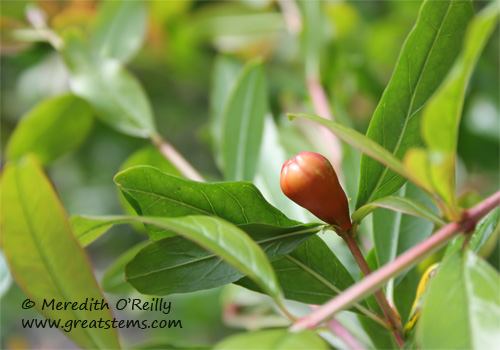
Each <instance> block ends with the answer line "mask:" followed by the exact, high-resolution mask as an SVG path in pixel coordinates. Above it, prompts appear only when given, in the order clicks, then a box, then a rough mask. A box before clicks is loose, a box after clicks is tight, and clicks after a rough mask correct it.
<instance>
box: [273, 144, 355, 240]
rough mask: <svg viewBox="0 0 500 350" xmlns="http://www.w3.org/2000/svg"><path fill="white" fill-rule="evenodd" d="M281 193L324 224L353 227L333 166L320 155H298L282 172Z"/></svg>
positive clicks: (345, 199) (286, 164)
mask: <svg viewBox="0 0 500 350" xmlns="http://www.w3.org/2000/svg"><path fill="white" fill-rule="evenodd" d="M280 185H281V190H282V191H283V193H284V194H285V195H286V196H287V197H288V198H290V199H291V200H292V201H294V202H295V203H297V204H298V205H300V206H301V207H303V208H306V209H307V210H309V211H310V212H311V213H313V214H314V215H315V216H316V217H318V218H320V219H321V220H323V221H324V222H326V223H328V224H331V225H337V226H340V228H342V230H345V231H347V230H349V229H350V228H351V226H352V222H351V219H350V217H349V205H348V202H347V197H346V195H345V192H344V190H343V189H342V187H341V186H340V183H339V180H338V178H337V174H335V170H333V167H332V165H331V164H330V162H329V161H328V159H326V158H325V157H323V156H322V155H320V154H317V153H313V152H300V153H299V154H297V155H296V156H295V157H294V158H293V159H289V160H287V161H286V162H285V163H284V164H283V167H282V168H281V179H280Z"/></svg>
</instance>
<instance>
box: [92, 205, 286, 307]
mask: <svg viewBox="0 0 500 350" xmlns="http://www.w3.org/2000/svg"><path fill="white" fill-rule="evenodd" d="M89 219H91V220H94V221H98V220H102V221H103V222H108V223H114V224H117V223H128V222H142V223H147V224H149V225H155V226H158V227H161V228H163V229H164V230H168V231H170V232H173V233H175V234H177V235H179V236H183V237H185V238H187V239H188V240H190V241H192V242H194V243H196V244H197V245H198V246H196V247H195V246H194V245H189V249H188V250H187V251H185V250H182V248H181V250H180V251H179V252H183V253H184V255H183V256H180V257H179V256H173V257H172V258H173V260H176V259H177V258H179V259H185V257H190V256H192V255H194V256H198V257H199V256H200V255H203V254H205V255H206V252H205V249H206V250H207V251H209V252H212V253H214V254H215V255H217V256H218V257H220V258H222V260H224V261H225V262H226V263H227V264H228V265H230V266H231V267H234V268H235V269H237V270H238V271H239V272H241V273H243V274H245V275H247V276H249V277H250V278H251V279H252V280H253V281H255V283H257V284H258V285H259V287H260V288H262V289H263V290H264V291H265V292H266V293H267V294H268V295H270V296H271V297H272V298H273V299H275V300H277V301H279V300H280V299H281V290H280V288H279V285H278V282H277V280H276V276H275V274H274V271H273V269H272V267H271V264H270V263H269V261H268V259H267V257H266V255H265V254H264V252H263V251H262V250H261V249H260V247H259V246H258V245H257V243H255V241H253V240H252V239H251V238H250V237H249V236H248V235H247V234H246V233H245V232H244V231H243V230H241V229H240V228H238V227H236V226H235V225H233V224H231V223H230V222H228V221H226V220H222V219H220V218H217V217H213V216H199V215H192V216H183V217H180V218H166V217H145V216H140V217H136V216H102V217H89ZM171 238H172V241H173V242H174V243H172V244H179V242H182V240H180V237H171ZM167 239H168V238H167ZM163 241H166V240H160V241H158V242H156V243H153V244H151V245H149V246H147V247H146V248H144V249H143V250H142V251H141V252H140V253H139V254H138V255H137V256H136V257H135V258H134V260H132V261H131V262H130V263H129V264H128V265H127V267H126V275H127V280H128V281H129V282H131V283H132V284H133V285H134V287H135V288H138V289H140V290H139V291H140V292H146V290H145V289H144V290H143V289H142V288H141V287H140V284H139V282H138V281H140V280H141V279H143V280H144V279H145V280H146V281H147V282H148V283H147V284H146V285H145V286H144V288H148V290H151V289H152V288H154V287H156V285H149V283H150V282H151V281H152V280H155V278H152V276H151V274H154V273H155V271H156V270H158V262H160V263H162V262H165V259H166V257H165V256H164V255H163V254H161V256H158V257H157V258H151V259H150V257H151V256H152V255H151V254H155V253H156V252H157V250H158V249H159V247H161V246H162V243H163ZM168 242H170V241H168ZM184 242H185V241H184ZM167 245H168V244H167ZM167 249H168V247H167ZM143 257H146V258H143ZM137 261H139V262H137ZM167 263H168V262H167ZM220 263H221V261H219V262H218V264H220ZM213 267H214V268H215V267H216V266H213ZM226 271H229V267H228V269H227V270H226ZM209 272H210V271H209ZM222 275H224V274H222ZM150 278H151V280H150ZM185 281H186V275H183V276H180V277H179V280H178V281H177V282H181V284H182V283H184V282H185ZM153 283H156V284H157V285H163V284H164V283H162V281H161V279H160V280H155V281H154V282H153Z"/></svg>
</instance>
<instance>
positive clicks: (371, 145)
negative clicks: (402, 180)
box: [288, 113, 409, 177]
mask: <svg viewBox="0 0 500 350" xmlns="http://www.w3.org/2000/svg"><path fill="white" fill-rule="evenodd" d="M288 116H289V117H290V118H292V119H293V118H304V119H309V120H311V121H313V122H316V123H318V124H320V125H323V126H325V127H327V128H328V129H330V131H331V132H332V133H334V134H335V135H337V137H338V138H340V139H341V140H343V141H345V142H347V143H348V144H350V145H351V146H353V147H354V148H356V149H358V150H359V151H361V152H363V153H364V154H366V155H368V156H369V157H371V158H373V159H375V160H377V161H379V162H380V163H382V164H384V165H385V166H387V167H389V168H390V169H392V170H393V171H395V172H397V173H398V174H400V175H401V176H404V177H408V176H409V174H408V173H407V171H406V169H405V167H404V166H403V164H402V163H401V161H400V160H399V159H398V158H396V157H395V156H394V155H393V154H392V153H391V152H389V151H388V150H387V149H385V148H384V147H382V146H380V145H379V144H378V143H376V142H375V141H373V140H371V139H369V138H368V137H366V136H365V135H363V134H361V133H359V132H357V131H356V130H354V129H351V128H349V127H347V126H345V125H342V124H339V123H336V122H332V121H330V120H327V119H325V118H321V117H318V116H316V115H312V114H304V113H298V114H288Z"/></svg>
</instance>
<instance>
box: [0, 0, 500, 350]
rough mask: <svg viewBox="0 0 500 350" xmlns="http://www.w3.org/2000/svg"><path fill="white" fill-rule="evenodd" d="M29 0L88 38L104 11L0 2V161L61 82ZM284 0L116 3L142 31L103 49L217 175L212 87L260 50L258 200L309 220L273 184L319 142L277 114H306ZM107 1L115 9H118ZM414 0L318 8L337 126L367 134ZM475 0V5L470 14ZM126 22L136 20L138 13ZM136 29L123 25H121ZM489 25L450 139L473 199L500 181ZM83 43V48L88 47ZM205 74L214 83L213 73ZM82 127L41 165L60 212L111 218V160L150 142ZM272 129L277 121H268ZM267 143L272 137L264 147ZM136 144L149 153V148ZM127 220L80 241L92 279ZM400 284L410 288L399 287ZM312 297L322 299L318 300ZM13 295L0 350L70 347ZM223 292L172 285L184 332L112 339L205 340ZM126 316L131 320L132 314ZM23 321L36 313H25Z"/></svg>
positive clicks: (351, 175) (114, 165)
mask: <svg viewBox="0 0 500 350" xmlns="http://www.w3.org/2000/svg"><path fill="white" fill-rule="evenodd" d="M28 3H31V5H33V4H36V6H38V7H39V9H41V10H42V11H43V12H44V13H45V18H46V21H45V22H46V24H47V26H48V27H49V28H52V29H54V30H55V31H56V33H58V34H59V35H62V34H63V33H64V32H65V31H67V30H68V29H70V30H71V29H73V30H74V29H75V28H77V30H79V31H81V32H82V33H83V36H84V37H85V38H89V39H91V38H92V36H93V35H96V34H93V33H95V31H96V30H97V29H96V27H99V25H98V22H99V18H105V17H106V16H105V13H104V12H106V11H109V9H108V10H105V7H101V3H100V2H97V1H71V2H68V1H65V2H58V1H35V2H28V1H9V0H7V1H2V4H1V6H2V18H1V19H0V26H1V27H0V28H1V31H0V34H1V38H0V39H1V46H2V54H1V56H0V59H1V61H0V64H1V69H2V74H0V94H1V95H2V99H0V114H1V116H2V117H1V120H0V123H1V128H0V133H1V135H0V136H1V137H0V141H1V152H2V154H1V155H2V159H5V151H6V144H7V143H8V142H9V139H10V137H11V135H12V133H13V131H14V129H15V128H16V125H17V124H18V122H19V121H20V120H21V117H22V116H23V115H25V114H26V113H28V112H29V111H30V110H31V109H32V108H34V107H35V106H37V105H38V104H39V103H40V102H41V101H43V100H45V99H46V98H50V97H56V96H60V95H62V94H66V93H68V92H69V91H70V90H69V79H70V72H69V71H68V69H67V68H66V66H65V64H64V62H63V61H62V60H61V58H60V57H59V55H58V54H57V52H55V50H54V49H53V48H52V47H51V46H50V45H49V44H48V43H47V42H46V41H43V40H42V41H41V40H40V36H39V35H38V36H36V35H33V34H36V31H35V30H34V29H33V27H32V26H31V24H30V22H28V20H27V17H26V10H27V7H26V5H27V4H28ZM285 3H292V2H289V1H258V2H254V1H210V2H208V1H189V0H186V1H148V2H145V3H143V5H144V6H142V8H143V10H140V11H138V13H131V12H127V11H126V12H127V13H128V14H127V15H126V16H125V17H127V18H139V17H140V13H141V11H144V12H145V23H144V28H145V29H143V30H145V32H144V34H141V32H140V30H139V31H138V32H137V33H131V34H130V35H133V36H134V38H135V39H134V40H135V41H133V42H134V45H133V46H131V47H135V49H130V48H129V49H127V50H124V51H122V49H121V47H122V46H121V45H125V46H127V45H128V43H126V42H124V41H122V40H121V39H123V37H124V36H123V37H121V38H120V37H119V36H118V37H116V38H117V40H118V41H117V42H116V43H117V44H118V43H119V44H120V46H117V47H116V48H120V49H119V50H118V51H114V50H115V47H114V46H113V50H112V51H113V52H126V54H125V55H124V56H121V57H125V58H126V60H124V61H122V63H121V65H123V64H124V63H126V67H125V68H124V67H122V68H123V69H126V70H127V71H128V72H129V73H130V75H132V76H133V77H134V79H135V80H136V81H137V82H140V85H141V86H142V89H143V90H144V93H145V96H147V99H148V100H149V102H148V103H149V104H150V106H151V114H154V116H155V125H156V130H157V131H158V133H159V134H161V135H162V136H163V137H164V138H165V139H167V140H168V141H169V142H170V143H172V145H174V146H175V147H176V148H177V149H178V150H179V151H180V153H182V154H183V155H184V156H185V157H186V158H187V159H188V160H189V161H190V162H191V163H192V164H194V165H195V166H196V168H197V169H198V170H199V171H200V172H201V173H202V174H203V175H204V177H205V178H206V179H207V180H209V181H220V180H222V179H223V175H222V168H221V167H220V162H219V161H217V159H218V158H217V157H218V155H217V153H216V152H213V150H214V145H216V144H217V143H218V142H220V141H221V140H220V138H218V137H217V136H215V137H214V136H213V134H212V131H211V130H212V128H213V127H216V123H215V124H214V123H212V121H213V120H214V117H213V116H214V109H215V110H216V112H215V114H217V113H220V108H221V105H218V107H215V108H214V100H215V99H218V98H219V97H217V98H216V97H214V96H215V95H217V96H219V92H221V95H223V96H226V94H229V91H230V90H231V89H232V88H233V86H232V85H233V84H234V81H236V80H234V81H233V79H235V78H234V76H237V74H238V72H239V70H240V69H241V67H243V66H244V65H246V64H247V63H248V62H249V61H251V60H253V59H261V60H262V65H263V68H264V70H265V76H266V80H267V96H266V97H267V100H268V105H269V109H268V111H269V112H268V113H267V115H266V120H265V122H264V123H265V124H264V133H263V134H264V136H263V139H262V140H263V143H262V145H261V146H260V147H261V152H260V155H259V158H260V160H259V164H258V167H257V173H256V174H257V176H256V178H255V180H256V184H257V186H258V188H259V189H260V190H261V192H262V193H263V195H264V197H265V198H266V200H268V201H269V202H270V203H272V204H273V205H275V206H277V207H278V208H279V209H280V210H282V211H283V212H284V213H285V214H286V215H287V216H288V217H289V218H291V219H294V220H300V221H304V222H312V221H313V220H314V219H313V218H311V217H310V216H308V215H307V213H304V210H302V209H301V208H298V207H296V206H294V204H293V203H291V202H290V201H288V200H287V199H286V198H283V197H282V198H281V199H280V198H279V195H281V193H280V190H279V185H278V183H277V182H276V179H277V177H278V176H279V170H280V168H281V164H282V162H283V161H284V159H286V158H290V157H291V156H293V155H294V154H296V153H298V152H300V151H318V150H321V152H324V149H322V146H323V145H322V142H321V140H322V139H321V138H319V137H318V134H317V130H316V129H315V127H311V126H310V125H309V124H310V123H307V122H306V123H297V122H293V123H290V122H288V120H287V118H286V117H285V113H287V112H305V113H314V110H313V108H312V105H311V101H310V98H309V94H308V90H307V85H306V82H305V79H304V76H305V71H304V67H305V61H304V59H305V55H304V50H303V49H302V48H303V45H304V44H307V42H306V43H304V41H303V38H304V31H303V30H304V27H303V24H304V17H303V14H304V13H303V11H301V8H300V6H301V5H300V4H299V7H298V10H299V11H298V12H294V10H293V8H292V9H290V7H287V5H285ZM105 4H107V6H108V7H109V8H113V9H115V10H117V11H119V10H118V7H117V5H113V4H108V3H107V2H105ZM421 4H422V1H374V2H361V1H335V2H323V3H322V4H321V6H322V10H323V12H322V15H321V22H322V24H321V26H317V30H318V31H319V32H318V37H321V42H322V47H320V48H319V49H320V53H319V55H320V57H319V58H320V64H319V76H320V80H321V84H322V85H323V86H324V87H325V91H326V94H327V97H328V99H329V101H330V103H331V106H332V109H333V113H334V114H335V116H336V118H337V120H338V121H340V122H341V123H342V124H344V125H348V126H352V127H354V128H355V129H357V130H358V131H359V132H361V133H365V132H366V130H367V127H368V124H369V122H370V118H371V116H372V115H373V112H374V110H375V108H376V106H377V103H378V101H379V99H380V97H381V95H382V93H383V90H384V88H385V86H386V85H387V83H388V81H389V79H390V77H391V74H392V72H393V69H394V65H395V64H396V62H397V59H398V55H399V52H400V49H401V47H402V45H403V43H404V40H405V38H406V36H407V33H409V32H410V30H411V28H412V26H413V25H414V23H415V21H416V19H417V16H418V12H419V8H420V6H421ZM486 4H487V3H486V2H480V1H475V2H473V6H474V8H475V10H476V12H478V11H479V10H481V8H483V7H484V6H486ZM257 5H258V6H257ZM312 5H313V4H311V6H312ZM126 6H131V7H133V6H139V5H138V4H135V5H134V4H126ZM129 16H130V17H129ZM136 16H137V17H136ZM108 23H115V22H114V21H109V22H108ZM116 23H123V22H121V21H118V22H116ZM137 23H142V22H141V19H139V21H138V22H137ZM290 24H291V25H290ZM104 25H105V24H104ZM105 26H106V25H105ZM120 26H121V24H120ZM133 27H134V28H135V26H134V25H132V24H131V23H128V24H127V26H126V27H124V28H122V29H121V31H123V32H125V31H126V30H127V28H133ZM137 28H139V27H137ZM108 29H109V28H108ZM205 29H206V30H205ZM139 34H141V35H144V37H143V39H140V40H139V39H138V37H140V35H139ZM498 35H499V32H498V28H496V29H495V30H494V32H493V35H492V38H491V39H490V40H489V41H488V42H487V43H486V46H485V49H484V51H483V54H482V56H481V57H480V59H479V61H478V64H477V67H476V69H475V71H474V73H473V75H472V77H471V82H470V85H469V87H468V89H467V93H466V95H465V99H464V116H463V122H462V123H461V124H460V127H459V138H458V156H459V158H458V159H457V191H458V193H459V194H461V193H463V192H464V191H467V190H469V189H475V190H476V191H477V192H478V194H479V196H486V195H488V194H490V193H491V192H492V191H495V190H497V189H498V188H499V187H500V183H499V179H500V176H499V164H500V163H499V159H500V153H499V152H500V151H499V149H500V141H499V139H500V138H499V133H498V125H499V124H500V117H499V107H498V106H499V105H500V101H499V96H500V90H499V84H498V76H499V75H500V71H499V65H498V61H499V52H500V50H499V42H500V40H498ZM111 37H115V36H111ZM141 40H142V44H141ZM91 41H92V40H90V42H89V43H86V44H90V45H91V44H92V43H91ZM128 50H130V51H128ZM127 52H128V53H127ZM127 56H128V57H127ZM108 59H109V58H108ZM220 61H224V62H226V61H230V62H232V63H229V65H231V67H232V68H229V70H231V73H229V74H226V73H222V74H221V73H217V71H218V69H219V68H214V67H217V65H218V64H221V63H220ZM233 63H234V64H233ZM233 68H234V69H233ZM231 77H233V78H231ZM214 79H218V80H217V82H215V80H214ZM215 86H218V87H219V88H220V89H221V90H220V91H219V90H217V89H218V88H216V87H215ZM98 92H100V91H99V90H98ZM217 108H219V109H217ZM217 111H219V112H217ZM146 114H147V113H146ZM144 116H145V115H141V117H144ZM93 124H94V125H93V128H92V130H91V132H90V133H89V135H88V136H87V138H86V140H84V141H83V143H82V144H81V146H80V147H79V148H78V149H74V150H73V151H72V152H71V153H67V154H66V155H62V156H61V157H59V158H57V159H55V160H54V161H52V162H51V163H49V164H48V165H47V166H46V170H47V172H48V174H49V176H50V178H51V180H52V181H53V183H54V185H55V187H56V188H57V190H58V192H59V194H60V196H61V200H62V202H63V204H64V207H65V208H66V209H67V211H68V212H69V214H71V215H74V214H99V215H102V214H116V213H118V212H120V211H122V210H123V209H122V203H120V200H119V199H118V198H119V197H118V196H117V195H116V186H115V185H114V184H113V182H112V178H113V177H114V175H115V174H116V173H117V172H118V171H120V170H122V169H123V168H121V167H122V165H123V164H124V162H126V161H127V159H128V158H129V157H130V156H131V155H132V154H133V153H134V152H136V151H139V150H140V149H142V148H144V147H149V148H150V147H151V145H150V142H149V141H148V140H145V139H141V138H136V137H130V136H127V135H124V134H122V133H121V132H118V131H116V130H115V129H113V128H112V127H110V126H109V125H107V124H106V123H104V122H103V121H102V120H100V119H99V118H96V120H95V121H94V123H93ZM272 126H275V128H276V130H274V131H273V130H272ZM273 135H274V136H276V135H277V140H274V141H273ZM270 140H271V141H270ZM275 141H276V142H275ZM270 144H274V146H273V147H272V148H271V146H269V145H270ZM346 149H347V147H346V145H344V152H345V153H344V166H343V172H344V173H345V175H346V176H345V183H344V184H343V185H347V186H345V187H344V188H346V189H347V191H348V197H350V198H351V199H353V200H351V203H350V205H351V206H354V204H355V203H354V202H355V199H356V196H357V184H358V177H359V169H358V168H359V157H360V153H359V152H358V151H357V150H352V149H350V150H349V151H347V150H346ZM144 152H145V153H149V152H150V153H151V154H153V153H154V150H151V151H144ZM139 153H141V152H139ZM157 156H158V154H157V155H155V156H152V158H148V157H149V156H146V157H144V158H143V157H142V156H138V158H139V160H137V162H135V161H134V162H133V163H134V164H133V165H152V166H155V167H158V168H161V169H162V170H163V171H166V172H171V171H170V170H168V169H167V168H169V167H168V165H167V164H163V165H162V164H161V163H163V162H161V161H160V163H157V162H156V160H153V158H154V159H156V157H157ZM132 158H134V157H132ZM146 158H148V159H146ZM157 160H160V158H158V159H157ZM152 163H155V164H152ZM163 166H165V167H163ZM124 167H128V165H124ZM273 178H274V179H273ZM276 194H278V195H276ZM119 196H121V194H120V195H119ZM126 210H131V209H130V208H129V209H126ZM371 217H372V216H371V215H369V216H368V217H367V218H365V220H364V222H363V225H362V227H361V228H360V229H359V236H360V242H362V244H363V245H365V246H366V249H365V251H369V250H370V248H371V245H372V244H373V237H372V234H371V224H369V221H370V220H371ZM365 222H366V223H365ZM137 227H139V226H136V227H134V228H131V227H128V226H125V225H122V226H119V227H116V228H112V229H110V231H109V232H108V233H106V234H105V235H103V236H101V237H100V238H99V239H97V240H96V241H94V242H93V243H91V244H89V245H88V246H87V248H86V250H87V251H88V253H89V255H90V258H91V260H92V264H93V266H94V268H95V270H94V271H95V274H96V275H97V276H101V275H102V274H103V272H104V271H105V270H106V269H107V268H108V267H109V266H111V265H112V263H113V262H114V261H115V259H117V258H118V257H119V256H120V255H121V254H123V253H124V252H126V251H127V250H128V249H130V248H131V247H133V246H134V245H136V244H137V243H139V242H140V241H142V240H143V239H144V236H141V235H138V234H137V232H136V228H137ZM488 232H489V231H488ZM490 237H491V236H490ZM318 239H320V240H324V242H326V243H324V244H325V248H327V249H328V247H329V248H330V249H333V250H334V251H335V255H336V256H337V257H338V259H339V261H340V262H341V263H342V264H343V265H344V266H345V267H346V269H347V271H349V272H350V273H351V275H352V277H353V280H356V279H357V278H358V273H357V271H356V268H355V267H354V268H353V263H354V262H353V261H352V259H351V258H350V257H349V255H348V254H345V253H346V251H345V247H344V246H343V243H342V242H341V240H337V239H336V238H335V237H333V236H330V235H320V236H319V237H318ZM494 243H495V244H492V245H491V247H493V251H491V252H489V254H490V257H489V262H490V263H491V264H492V265H493V266H494V267H495V268H496V269H498V268H499V264H500V263H499V262H500V259H499V258H498V257H499V248H498V244H496V241H495V242H494ZM322 268H324V266H322ZM325 269H326V268H325ZM415 275H416V276H415V277H412V278H410V276H408V275H407V276H406V277H405V278H404V279H403V280H401V282H400V283H399V284H398V285H397V287H396V291H395V299H396V300H395V302H396V303H399V304H398V307H400V311H402V310H403V308H402V307H401V305H403V304H404V301H401V302H400V301H398V298H399V296H402V295H406V294H411V292H412V291H413V293H414V291H415V288H416V287H412V285H413V281H414V280H417V281H418V278H419V276H418V272H415ZM328 276H329V275H328ZM406 284H407V285H408V287H407V288H406V287H403V285H406ZM321 288H323V287H321ZM398 289H400V292H398ZM327 292H328V293H330V291H327ZM405 293H406V294H405ZM328 295H330V294H328ZM322 297H323V298H324V299H322V300H326V299H327V298H328V296H322ZM412 297H413V296H412ZM22 298H23V293H22V292H21V291H20V289H19V287H17V286H16V284H11V285H10V287H9V289H8V290H6V291H5V294H4V296H3V297H2V299H1V300H0V302H1V303H2V314H1V321H2V334H1V345H2V347H6V348H9V347H14V345H15V344H22V345H21V346H20V347H21V348H35V347H38V348H71V347H72V346H73V345H72V344H71V343H69V342H68V341H67V340H65V337H64V336H62V335H60V334H59V332H55V331H54V332H48V331H46V332H44V333H40V332H36V331H34V330H32V331H27V330H23V331H20V330H19V329H18V328H17V327H16V325H17V324H19V322H20V320H19V318H20V315H19V310H18V307H17V306H14V305H19V304H20V303H21V302H22V300H23V299H22ZM169 298H170V297H169ZM220 298H221V289H214V290H210V291H203V292H196V293H189V294H182V295H172V296H171V300H172V302H173V303H174V304H175V306H176V310H174V311H173V316H172V317H177V318H181V319H183V320H184V319H186V320H189V322H190V326H189V329H187V327H186V328H184V329H170V331H169V332H168V334H165V332H159V331H158V330H152V329H151V330H147V331H144V332H141V333H137V332H135V333H134V332H123V334H122V338H123V345H124V346H129V347H132V346H135V345H136V344H138V343H145V342H146V341H148V342H149V340H150V339H159V342H158V344H177V343H179V342H183V341H184V342H185V339H186V337H189V338H190V339H192V340H193V343H200V344H214V343H216V342H218V341H220V340H221V339H222V338H224V337H225V336H227V335H229V334H232V333H234V332H235V331H234V330H233V329H231V326H230V325H228V324H223V322H222V314H221V306H220V305H221V301H220ZM311 298H313V297H312V296H311ZM410 302H412V300H411V299H410ZM410 306H411V305H410ZM404 312H408V311H402V313H404ZM26 315H28V314H26ZM126 316H127V317H128V318H135V317H137V315H135V314H134V315H130V314H128V315H126ZM26 317H27V316H26ZM32 317H36V314H35V313H32ZM142 317H144V316H142ZM352 329H354V330H356V331H358V332H359V334H364V331H363V330H359V324H356V325H354V326H353V327H352ZM365 337H366V336H365ZM12 344H14V345H12ZM381 344H384V343H383V342H382V343H381ZM385 345H388V344H385ZM389 347H390V346H389Z"/></svg>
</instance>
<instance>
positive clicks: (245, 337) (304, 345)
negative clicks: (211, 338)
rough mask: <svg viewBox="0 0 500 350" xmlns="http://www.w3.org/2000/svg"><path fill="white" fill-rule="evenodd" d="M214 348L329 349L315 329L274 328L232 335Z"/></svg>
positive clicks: (217, 349) (241, 349)
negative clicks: (294, 331) (295, 331)
mask: <svg viewBox="0 0 500 350" xmlns="http://www.w3.org/2000/svg"><path fill="white" fill-rule="evenodd" d="M213 349H214V350H235V349H239V350H254V349H261V350H295V349H297V350H303V349H311V350H327V349H329V347H328V345H327V343H326V342H325V341H324V340H323V338H321V337H320V336H319V335H318V334H316V332H314V331H304V332H301V333H289V332H288V330H286V329H272V330H263V331H257V332H249V333H242V334H236V335H233V336H230V337H228V338H226V339H224V340H222V341H221V342H220V343H218V344H216V345H215V346H214V347H213Z"/></svg>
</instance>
